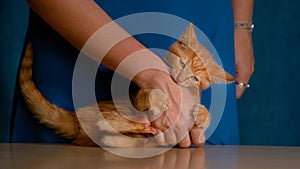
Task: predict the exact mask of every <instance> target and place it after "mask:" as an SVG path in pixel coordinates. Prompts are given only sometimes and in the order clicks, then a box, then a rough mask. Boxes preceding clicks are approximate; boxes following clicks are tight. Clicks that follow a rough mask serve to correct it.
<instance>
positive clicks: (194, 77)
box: [190, 75, 198, 81]
mask: <svg viewBox="0 0 300 169" xmlns="http://www.w3.org/2000/svg"><path fill="white" fill-rule="evenodd" d="M190 78H191V79H192V80H193V81H198V78H197V77H196V76H194V75H192V76H190Z"/></svg>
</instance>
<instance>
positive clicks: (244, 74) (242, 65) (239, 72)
mask: <svg viewBox="0 0 300 169" xmlns="http://www.w3.org/2000/svg"><path fill="white" fill-rule="evenodd" d="M234 47H235V65H236V81H237V82H238V83H244V84H247V83H248V82H249V79H250V77H251V75H252V74H253V72H254V54H253V45H252V35H251V31H250V30H248V29H235V30H234ZM245 89H246V88H245V87H244V88H239V87H238V86H236V97H237V98H238V99H240V98H241V97H242V95H243V93H244V92H245Z"/></svg>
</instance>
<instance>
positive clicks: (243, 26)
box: [234, 21, 254, 32]
mask: <svg viewBox="0 0 300 169" xmlns="http://www.w3.org/2000/svg"><path fill="white" fill-rule="evenodd" d="M234 28H235V30H238V29H240V30H250V32H252V31H253V29H254V23H253V21H249V22H235V23H234Z"/></svg>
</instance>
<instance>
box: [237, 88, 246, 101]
mask: <svg viewBox="0 0 300 169" xmlns="http://www.w3.org/2000/svg"><path fill="white" fill-rule="evenodd" d="M235 88H236V98H237V99H240V98H241V97H242V95H243V94H244V92H245V90H246V88H242V89H241V88H239V87H238V86H236V87H235Z"/></svg>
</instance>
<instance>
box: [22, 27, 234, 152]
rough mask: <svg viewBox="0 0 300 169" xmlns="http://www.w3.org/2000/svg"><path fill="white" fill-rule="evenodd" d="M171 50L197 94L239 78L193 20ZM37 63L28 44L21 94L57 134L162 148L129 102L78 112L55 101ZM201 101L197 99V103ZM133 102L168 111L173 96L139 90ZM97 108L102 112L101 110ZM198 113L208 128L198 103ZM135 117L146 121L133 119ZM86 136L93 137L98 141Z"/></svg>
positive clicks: (180, 78)
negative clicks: (203, 41) (40, 85)
mask: <svg viewBox="0 0 300 169" xmlns="http://www.w3.org/2000/svg"><path fill="white" fill-rule="evenodd" d="M169 51H170V52H169V54H168V56H167V61H168V63H169V64H170V65H171V74H172V76H173V78H174V79H175V81H177V82H178V84H179V85H181V86H183V87H187V88H188V89H190V92H191V93H192V95H195V96H199V95H198V94H199V90H203V89H206V88H208V87H209V86H210V85H211V84H212V83H215V82H232V81H233V80H234V79H233V77H232V76H231V75H229V74H228V73H226V72H225V71H224V70H223V69H222V68H221V67H220V66H218V65H217V64H216V63H215V61H214V60H213V59H212V57H211V55H210V54H209V52H208V51H207V50H206V49H205V48H204V47H203V46H202V45H200V44H199V43H198V41H197V39H196V35H195V33H194V28H193V25H192V24H190V25H189V27H188V28H187V29H186V31H185V32H184V33H183V35H182V36H181V37H180V39H179V40H178V41H177V42H175V43H174V44H173V45H172V46H171V47H170V50H169ZM32 64H33V50H32V46H31V44H28V45H27V49H26V53H25V56H24V58H23V60H22V63H21V68H20V76H19V81H20V87H21V92H22V94H23V96H24V99H25V101H26V103H27V105H28V108H29V109H30V111H32V112H33V114H34V116H35V117H36V118H38V119H39V120H40V122H41V123H43V124H45V125H47V126H49V127H50V128H52V129H54V130H55V131H56V132H57V133H58V134H60V135H62V136H64V137H66V138H70V139H72V140H73V142H72V143H73V144H76V145H84V146H92V145H95V143H94V142H93V141H95V142H96V143H97V144H101V145H105V146H111V147H154V146H157V144H156V142H155V140H154V139H153V138H152V137H151V139H145V138H148V137H150V136H153V135H154V133H155V132H154V131H155V129H153V128H152V127H150V126H149V125H148V122H147V121H148V118H147V116H145V115H142V114H140V115H139V112H136V111H135V110H131V109H130V108H129V106H128V105H126V104H122V103H118V104H116V105H114V103H113V102H112V101H103V102H99V103H98V104H95V105H90V106H87V107H83V108H81V109H79V110H77V111H76V114H75V113H74V112H69V111H67V110H64V109H62V108H60V107H58V106H56V105H54V104H52V103H50V102H49V101H48V100H47V99H46V98H45V97H44V96H43V95H42V94H41V93H40V91H39V90H38V89H37V87H36V86H35V84H34V82H33V81H32ZM195 87H196V88H195ZM196 89H199V90H196ZM198 98H199V97H198ZM196 100H197V99H196ZM199 101H200V100H197V103H199ZM134 105H135V107H136V108H137V109H138V110H148V109H149V111H164V110H166V109H167V107H168V99H167V97H166V96H165V95H164V93H162V91H161V90H158V89H154V90H150V89H148V90H140V91H139V92H138V94H137V96H136V98H135V101H134ZM98 108H99V109H100V111H101V115H102V116H101V115H99V114H98V113H97V112H98V111H97V110H98ZM194 111H199V115H198V116H197V117H196V123H197V124H199V125H201V127H202V128H203V129H204V130H205V129H206V128H207V126H208V125H209V121H210V116H209V113H208V111H207V109H206V108H205V107H204V106H202V105H200V104H199V105H196V106H195V108H194ZM121 114H122V115H121ZM76 115H77V117H76ZM124 115H125V117H123V116H124ZM128 117H130V118H128ZM132 118H133V119H136V120H138V121H145V123H138V122H135V121H132V120H129V119H132ZM78 119H80V122H79V120H78ZM82 126H84V127H82ZM83 128H84V129H83ZM116 132H117V133H121V134H117V133H116ZM87 134H88V135H89V136H91V135H92V138H93V141H92V140H91V139H90V138H89V137H88V135H87ZM133 138H135V139H133Z"/></svg>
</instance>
